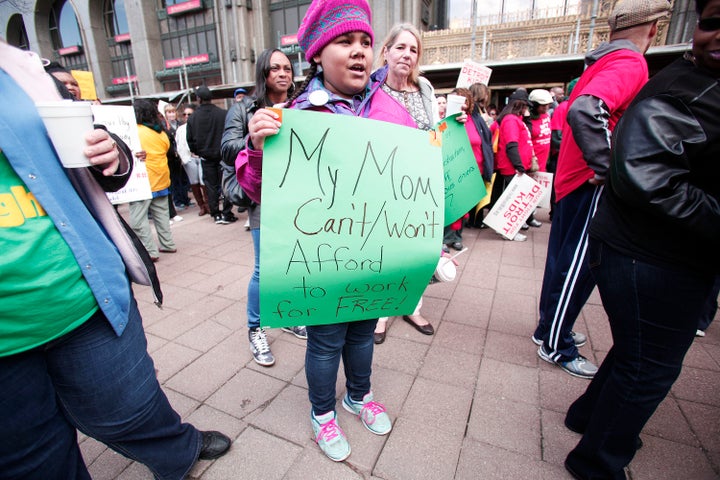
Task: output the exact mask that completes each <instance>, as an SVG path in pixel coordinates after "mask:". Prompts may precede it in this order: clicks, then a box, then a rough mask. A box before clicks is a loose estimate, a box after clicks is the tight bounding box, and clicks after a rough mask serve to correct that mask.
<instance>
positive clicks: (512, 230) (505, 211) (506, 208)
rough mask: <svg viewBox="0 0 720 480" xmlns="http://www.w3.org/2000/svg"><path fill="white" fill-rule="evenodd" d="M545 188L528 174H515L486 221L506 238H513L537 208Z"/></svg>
mask: <svg viewBox="0 0 720 480" xmlns="http://www.w3.org/2000/svg"><path fill="white" fill-rule="evenodd" d="M544 194H545V189H544V188H543V187H542V186H540V185H539V184H538V183H537V182H536V181H535V180H533V179H532V178H530V176H528V175H515V178H513V180H512V182H510V185H508V186H507V188H506V189H505V191H504V192H503V194H502V195H501V196H500V198H499V199H498V201H497V202H495V206H494V207H493V208H492V210H490V212H489V213H488V215H487V217H485V220H484V223H485V225H487V226H488V227H490V228H492V229H493V230H495V231H496V232H498V233H499V234H500V235H502V236H503V237H505V238H513V237H514V236H515V235H516V234H517V233H518V231H520V227H522V225H523V224H524V223H525V220H527V219H528V217H529V216H530V214H531V213H532V212H533V210H535V208H536V207H537V205H538V203H539V202H540V199H541V198H542V196H543V195H544Z"/></svg>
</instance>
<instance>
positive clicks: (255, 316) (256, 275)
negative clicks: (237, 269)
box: [247, 228, 260, 328]
mask: <svg viewBox="0 0 720 480" xmlns="http://www.w3.org/2000/svg"><path fill="white" fill-rule="evenodd" d="M250 234H251V235H252V240H253V250H254V251H255V266H254V268H253V273H252V275H251V276H250V282H249V283H248V293H247V319H248V321H247V325H248V328H257V327H259V326H260V229H259V228H253V229H252V230H250Z"/></svg>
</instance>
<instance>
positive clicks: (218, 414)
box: [80, 207, 720, 480]
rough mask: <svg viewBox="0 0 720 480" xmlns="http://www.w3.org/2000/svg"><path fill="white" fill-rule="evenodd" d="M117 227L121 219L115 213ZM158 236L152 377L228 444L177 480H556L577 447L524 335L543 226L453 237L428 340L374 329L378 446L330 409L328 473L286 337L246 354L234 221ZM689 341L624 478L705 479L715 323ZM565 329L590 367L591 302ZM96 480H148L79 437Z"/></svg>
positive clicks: (561, 387) (546, 228)
mask: <svg viewBox="0 0 720 480" xmlns="http://www.w3.org/2000/svg"><path fill="white" fill-rule="evenodd" d="M120 211H121V213H123V214H126V213H127V209H126V207H121V208H120ZM179 213H180V214H181V215H182V216H183V217H184V219H185V220H184V221H182V222H178V223H175V224H174V225H173V226H172V232H173V235H174V238H175V242H176V243H177V245H178V253H176V254H161V258H160V261H159V262H158V263H157V264H156V265H157V269H158V273H159V276H160V279H161V281H162V285H163V291H164V293H165V306H164V307H163V309H162V310H160V309H158V308H156V307H155V306H154V305H153V304H152V300H151V298H152V297H151V293H150V291H149V289H147V288H146V287H136V288H135V291H136V295H137V297H138V301H139V304H140V310H141V311H142V313H143V319H144V320H143V321H144V325H145V331H146V334H147V338H148V348H149V351H150V354H151V355H152V357H153V359H154V361H155V365H156V367H157V369H158V378H159V379H160V382H161V383H162V384H163V388H164V390H165V392H166V394H167V395H168V397H169V399H170V401H171V403H172V405H173V406H174V407H175V409H176V410H177V411H178V412H179V413H180V414H181V415H182V417H183V419H184V420H186V421H189V422H192V423H193V424H195V425H196V426H198V427H199V428H201V429H206V430H207V429H217V430H221V431H223V432H225V433H226V434H228V435H229V436H230V437H232V438H233V440H234V443H233V446H232V448H231V450H230V451H229V452H228V454H227V455H225V456H224V457H222V458H220V459H218V460H216V461H200V462H198V463H197V464H196V465H195V467H194V468H193V470H192V471H191V474H190V478H193V479H202V480H214V479H260V478H262V479H264V480H271V479H286V480H294V479H333V480H342V479H386V480H404V479H408V480H410V479H412V480H416V479H433V480H438V479H440V480H443V479H485V480H489V479H510V478H517V479H548V480H550V479H552V480H556V479H567V478H570V476H569V475H568V474H567V473H566V472H565V470H564V468H563V466H562V463H563V461H564V459H565V456H566V455H567V452H568V451H570V449H572V448H573V447H574V446H575V444H576V443H577V441H578V440H579V435H577V434H575V433H573V432H571V431H569V430H567V429H566V428H565V427H564V425H563V418H564V414H565V411H566V409H567V407H568V406H569V404H570V403H571V402H572V401H573V400H574V399H575V398H576V397H577V396H578V395H579V394H580V393H582V392H583V390H584V389H585V387H586V386H587V381H586V380H582V379H578V378H574V377H571V376H569V375H568V374H566V373H564V372H563V371H561V370H560V369H559V368H557V367H554V366H552V365H550V364H547V363H546V362H544V361H542V360H540V359H539V358H538V357H537V354H536V350H537V347H536V346H535V345H534V344H533V343H532V342H531V341H530V335H531V334H532V332H533V329H534V327H535V323H536V318H537V303H538V297H539V294H540V287H541V283H542V272H543V267H544V262H545V253H546V249H547V241H548V235H549V232H550V224H549V222H548V221H547V215H546V213H545V212H544V211H541V212H540V213H539V214H538V219H540V220H541V221H543V226H542V227H540V228H539V229H531V230H530V231H529V232H527V233H528V241H527V242H524V243H518V242H510V241H505V240H503V239H501V238H500V237H499V236H497V235H496V234H494V233H493V232H492V231H490V230H488V229H484V230H477V229H472V230H467V229H466V230H465V231H464V232H463V241H464V243H465V245H466V246H468V247H469V248H470V250H469V251H468V252H466V253H465V254H464V255H461V256H460V257H459V258H458V260H459V261H460V267H459V272H458V279H457V280H456V281H455V282H453V283H448V284H437V285H432V286H429V287H428V289H427V291H426V295H425V297H424V305H423V314H424V315H425V317H426V318H427V319H428V320H430V321H431V322H432V324H433V325H434V326H435V329H436V334H435V335H434V336H424V335H421V334H419V333H418V332H416V331H415V330H414V329H413V328H412V327H411V326H410V325H408V324H407V323H405V322H403V321H402V319H399V318H393V319H391V320H390V323H389V329H388V337H387V340H386V342H385V343H384V344H382V345H378V346H376V348H375V356H374V365H373V390H374V392H375V397H376V399H378V400H379V401H381V402H383V403H384V404H385V405H386V406H387V408H388V411H389V413H390V415H391V417H392V418H393V420H394V429H393V431H392V432H391V433H390V435H388V436H385V437H379V436H376V435H373V434H371V433H370V432H368V431H366V430H365V428H364V427H363V426H362V425H361V424H360V422H359V420H358V419H357V418H354V417H353V416H351V415H350V414H349V413H348V412H346V411H345V410H344V409H343V408H341V406H340V403H339V402H340V399H341V396H342V395H343V394H344V388H343V387H344V378H343V377H342V372H341V373H340V375H339V376H340V378H339V379H338V422H339V424H340V425H341V427H342V428H343V429H344V430H345V432H346V434H347V436H348V438H349V441H350V444H351V446H352V454H351V456H350V457H349V459H348V460H347V461H345V462H343V463H334V462H332V461H330V460H329V459H327V458H325V456H324V455H323V454H322V453H321V452H320V450H319V448H318V447H317V445H315V443H314V442H313V439H312V430H311V427H310V422H309V412H310V403H309V401H308V397H307V384H306V381H305V371H304V368H303V367H304V358H305V345H304V342H303V341H302V340H298V339H297V338H295V337H294V336H293V335H290V334H288V333H284V332H281V331H280V330H278V329H272V330H270V331H269V332H268V337H269V340H270V342H271V346H272V351H273V353H274V354H275V357H276V359H277V363H276V364H275V366H273V367H271V368H264V367H261V366H259V365H256V364H255V362H254V361H253V360H252V356H251V354H250V351H249V347H248V342H247V328H246V316H245V306H246V300H247V283H248V279H249V277H250V274H251V270H252V263H253V250H252V239H251V237H250V233H249V232H247V231H245V229H244V228H243V222H244V220H245V218H246V216H245V214H239V217H240V221H238V222H236V223H234V224H231V225H215V224H214V223H213V222H212V221H211V220H210V218H209V216H204V217H198V216H197V208H196V207H191V208H190V209H188V210H185V211H182V212H179ZM718 323H719V322H715V323H714V324H713V325H712V326H711V327H710V328H709V329H708V332H707V336H706V337H704V338H698V339H696V341H695V343H694V345H693V346H692V348H691V349H690V352H689V353H688V355H687V357H686V359H685V366H684V369H683V372H682V374H681V376H680V378H679V379H678V381H677V382H676V384H675V386H674V387H673V389H672V391H671V393H670V395H669V396H668V398H667V399H666V400H665V401H664V402H663V403H662V404H661V406H660V408H659V409H658V411H657V412H656V414H655V415H654V416H653V418H652V419H651V420H650V422H649V423H648V424H647V426H646V427H645V430H644V431H643V433H642V435H641V437H642V439H643V441H644V447H643V448H642V449H641V450H640V451H639V452H638V453H637V455H636V457H635V459H634V460H633V461H632V463H631V464H630V466H629V468H628V470H627V473H628V478H630V479H632V480H659V479H668V480H669V479H718V478H720V395H719V393H720V325H719V324H718ZM575 328H576V330H577V331H580V332H584V333H586V334H587V335H588V344H587V345H586V346H584V347H582V349H581V352H582V353H583V355H585V356H586V357H588V358H589V359H591V360H592V361H594V362H596V363H597V362H600V361H602V359H603V357H604V355H605V354H606V352H607V350H608V349H609V348H610V345H611V336H610V331H609V327H608V324H607V318H606V316H605V312H604V310H603V308H602V305H601V303H600V298H599V295H598V294H597V292H594V293H593V295H592V296H591V298H590V301H589V302H588V304H587V305H586V307H585V308H584V310H583V311H582V314H581V316H580V318H579V319H578V321H577V323H576V327H575ZM80 441H81V449H82V452H83V455H84V457H85V461H86V462H87V464H88V465H89V469H90V473H91V475H92V477H93V478H94V479H96V480H104V479H120V480H149V479H151V478H152V475H151V474H150V472H149V470H147V468H145V467H144V466H143V465H140V464H137V463H134V462H131V461H130V460H127V459H125V458H124V457H122V456H121V455H119V454H116V453H114V452H113V451H111V450H109V449H108V448H106V447H105V446H104V445H102V444H99V443H98V442H96V441H95V440H93V439H90V438H87V437H84V436H82V435H81V437H80Z"/></svg>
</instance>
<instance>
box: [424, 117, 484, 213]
mask: <svg viewBox="0 0 720 480" xmlns="http://www.w3.org/2000/svg"><path fill="white" fill-rule="evenodd" d="M456 116H457V115H455V116H452V117H448V118H446V119H445V120H442V121H441V122H440V123H438V124H437V127H436V131H438V132H439V133H440V135H441V136H442V156H443V170H444V174H445V175H444V179H445V222H444V223H445V225H450V224H451V223H453V222H454V221H455V220H457V219H458V218H461V217H462V216H463V215H465V214H466V213H467V212H469V211H470V210H471V209H473V208H475V206H476V205H477V204H478V202H479V201H480V199H481V198H483V197H484V196H485V195H486V190H485V182H483V179H482V175H480V170H479V169H478V166H477V161H476V160H475V155H474V154H473V151H472V147H470V140H469V139H468V135H467V131H466V130H465V125H464V124H462V123H458V122H457V121H455V117H456ZM468 122H472V118H468Z"/></svg>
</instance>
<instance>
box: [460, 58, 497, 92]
mask: <svg viewBox="0 0 720 480" xmlns="http://www.w3.org/2000/svg"><path fill="white" fill-rule="evenodd" d="M491 74H492V68H490V67H486V66H485V65H483V64H480V63H477V62H473V61H472V60H465V61H464V62H463V66H462V68H461V69H460V75H459V76H458V80H457V84H456V85H455V88H468V87H469V86H470V85H472V84H473V83H482V84H483V85H488V84H489V83H490V75H491Z"/></svg>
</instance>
